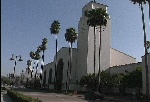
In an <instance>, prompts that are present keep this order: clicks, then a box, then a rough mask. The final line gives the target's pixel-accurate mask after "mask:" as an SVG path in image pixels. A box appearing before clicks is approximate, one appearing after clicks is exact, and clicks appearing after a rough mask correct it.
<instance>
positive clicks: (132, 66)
mask: <svg viewBox="0 0 150 102" xmlns="http://www.w3.org/2000/svg"><path fill="white" fill-rule="evenodd" d="M137 67H142V63H141V62H139V63H133V64H126V65H120V66H115V67H110V68H109V69H107V70H106V71H107V72H110V74H119V73H123V74H125V73H126V71H128V72H132V71H134V70H136V68H137Z"/></svg>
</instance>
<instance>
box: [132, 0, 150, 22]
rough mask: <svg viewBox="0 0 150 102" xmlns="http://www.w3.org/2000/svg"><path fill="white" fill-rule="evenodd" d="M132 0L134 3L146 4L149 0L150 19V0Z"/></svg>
mask: <svg viewBox="0 0 150 102" xmlns="http://www.w3.org/2000/svg"><path fill="white" fill-rule="evenodd" d="M130 1H132V2H133V3H134V4H136V3H138V4H141V3H143V4H146V2H148V4H149V20H150V0H130ZM149 22H150V21H149Z"/></svg>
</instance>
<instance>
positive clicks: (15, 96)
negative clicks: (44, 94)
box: [7, 90, 42, 102]
mask: <svg viewBox="0 0 150 102" xmlns="http://www.w3.org/2000/svg"><path fill="white" fill-rule="evenodd" d="M7 93H8V95H9V96H10V97H11V98H12V100H13V101H15V102H42V101H41V100H38V99H33V98H31V97H29V96H25V95H23V94H21V93H18V92H16V91H13V90H12V91H11V90H7Z"/></svg>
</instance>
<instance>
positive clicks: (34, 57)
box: [30, 49, 41, 79]
mask: <svg viewBox="0 0 150 102" xmlns="http://www.w3.org/2000/svg"><path fill="white" fill-rule="evenodd" d="M40 51H41V50H40V49H37V51H36V52H35V53H34V52H33V51H31V52H30V57H31V58H32V59H34V60H36V62H37V63H36V72H35V76H34V77H35V79H36V74H37V69H38V61H39V59H40V58H41V56H40V54H39V53H40Z"/></svg>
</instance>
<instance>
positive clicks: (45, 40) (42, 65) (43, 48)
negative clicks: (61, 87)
mask: <svg viewBox="0 0 150 102" xmlns="http://www.w3.org/2000/svg"><path fill="white" fill-rule="evenodd" d="M42 40H43V41H42V45H41V46H39V49H40V50H41V51H42V52H43V53H42V64H41V70H42V71H43V68H44V51H45V50H46V49H47V42H48V41H47V39H46V38H44V39H42ZM42 71H41V73H40V79H41V80H42Z"/></svg>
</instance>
